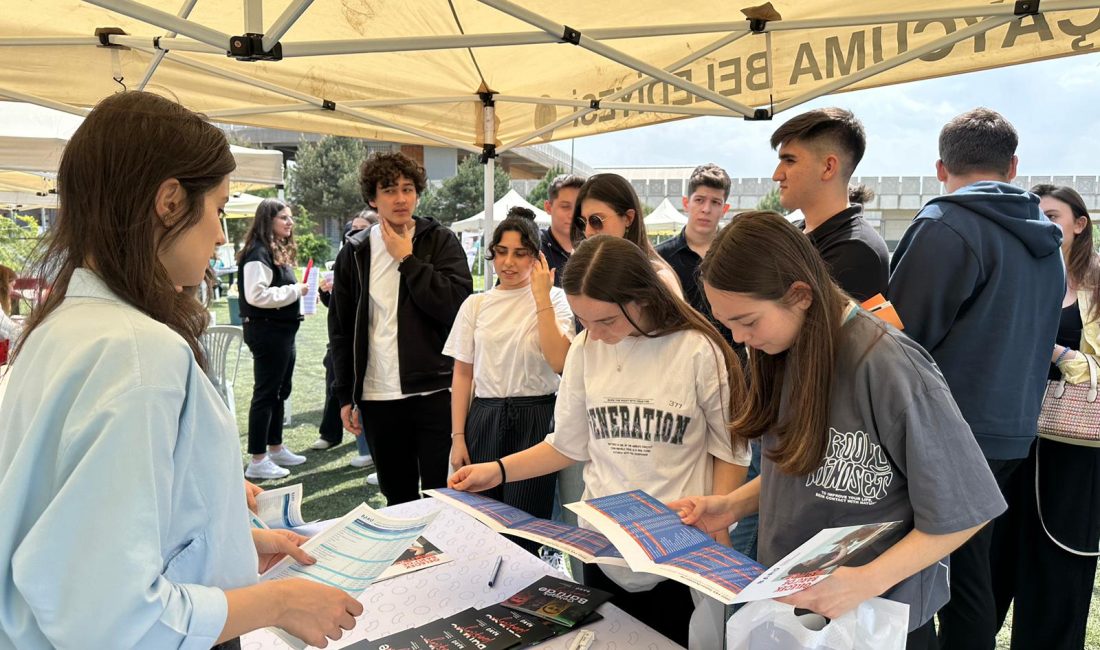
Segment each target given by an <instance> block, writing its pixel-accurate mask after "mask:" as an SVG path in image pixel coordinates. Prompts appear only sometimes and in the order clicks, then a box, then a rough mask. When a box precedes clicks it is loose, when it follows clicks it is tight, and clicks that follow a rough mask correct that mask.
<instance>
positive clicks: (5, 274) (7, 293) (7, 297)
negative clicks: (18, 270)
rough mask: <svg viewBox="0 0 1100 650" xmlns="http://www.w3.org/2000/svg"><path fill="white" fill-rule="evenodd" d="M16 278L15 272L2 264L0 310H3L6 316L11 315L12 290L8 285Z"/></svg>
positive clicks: (0, 270)
mask: <svg viewBox="0 0 1100 650" xmlns="http://www.w3.org/2000/svg"><path fill="white" fill-rule="evenodd" d="M16 277H17V276H16V275H15V271H13V270H11V269H10V268H8V267H6V266H4V265H3V264H0V309H3V310H4V313H5V314H11V289H9V288H8V285H9V284H11V283H12V281H13V280H15V278H16Z"/></svg>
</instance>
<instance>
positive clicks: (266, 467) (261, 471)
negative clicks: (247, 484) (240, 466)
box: [244, 456, 290, 479]
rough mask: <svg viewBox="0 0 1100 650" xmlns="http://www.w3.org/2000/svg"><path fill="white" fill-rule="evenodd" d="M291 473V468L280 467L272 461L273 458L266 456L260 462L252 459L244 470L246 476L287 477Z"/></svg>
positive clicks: (262, 477) (263, 477)
mask: <svg viewBox="0 0 1100 650" xmlns="http://www.w3.org/2000/svg"><path fill="white" fill-rule="evenodd" d="M289 475H290V470H289V469H284V468H282V467H279V466H278V465H276V464H275V463H273V462H271V458H269V457H268V456H264V459H263V460H261V461H260V462H258V463H257V462H256V461H252V462H250V463H249V464H248V467H246V468H245V470H244V476H245V478H260V479H265V478H286V477H287V476H289Z"/></svg>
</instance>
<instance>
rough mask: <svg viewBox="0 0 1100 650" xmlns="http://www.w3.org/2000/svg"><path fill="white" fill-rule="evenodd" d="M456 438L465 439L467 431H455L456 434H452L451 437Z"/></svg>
mask: <svg viewBox="0 0 1100 650" xmlns="http://www.w3.org/2000/svg"><path fill="white" fill-rule="evenodd" d="M455 436H463V437H465V436H466V432H465V431H455V432H454V433H452V434H451V437H452V438H454V437H455Z"/></svg>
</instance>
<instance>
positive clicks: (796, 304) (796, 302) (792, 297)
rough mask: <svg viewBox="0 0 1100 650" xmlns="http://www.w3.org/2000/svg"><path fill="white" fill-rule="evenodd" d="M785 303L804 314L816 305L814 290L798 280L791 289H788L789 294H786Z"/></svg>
mask: <svg viewBox="0 0 1100 650" xmlns="http://www.w3.org/2000/svg"><path fill="white" fill-rule="evenodd" d="M783 302H785V303H786V304H787V305H789V306H790V307H791V308H792V309H798V310H801V311H803V312H804V311H806V310H807V309H809V308H810V305H812V304H813V303H814V292H813V289H811V288H810V285H808V284H806V283H805V282H803V281H801V280H796V281H794V282H792V283H791V286H790V288H788V289H787V293H786V294H784V296H783Z"/></svg>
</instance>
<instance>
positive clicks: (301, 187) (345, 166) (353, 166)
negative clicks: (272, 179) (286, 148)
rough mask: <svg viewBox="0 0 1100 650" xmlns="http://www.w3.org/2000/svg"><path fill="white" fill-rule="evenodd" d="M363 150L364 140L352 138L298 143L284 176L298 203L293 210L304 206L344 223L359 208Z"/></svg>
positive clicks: (292, 195)
mask: <svg viewBox="0 0 1100 650" xmlns="http://www.w3.org/2000/svg"><path fill="white" fill-rule="evenodd" d="M365 154H366V151H365V149H364V148H363V144H362V143H361V142H360V141H359V140H356V139H354V138H345V137H342V136H325V137H324V138H321V139H320V140H318V141H317V142H306V141H304V140H303V141H302V142H301V143H299V145H298V153H297V155H296V156H295V165H294V166H293V167H291V168H290V173H289V175H288V176H289V177H288V178H287V194H288V196H289V197H290V198H291V200H292V201H293V202H294V203H295V204H296V205H297V206H299V209H298V210H296V211H295V213H296V214H298V213H301V212H303V210H302V209H303V208H304V210H305V211H307V212H308V213H309V214H310V215H314V216H315V217H316V218H320V219H328V218H332V219H336V220H337V221H339V222H341V223H343V222H344V221H345V220H346V219H349V218H351V216H352V215H354V214H355V213H357V212H359V211H360V210H362V209H363V208H364V207H365V206H364V204H363V196H362V194H360V192H359V166H360V165H361V164H363V158H364V155H365ZM299 230H304V229H302V228H299Z"/></svg>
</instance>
